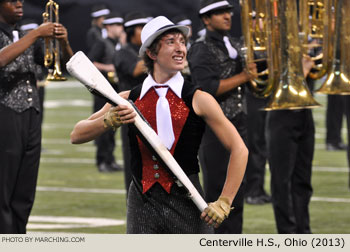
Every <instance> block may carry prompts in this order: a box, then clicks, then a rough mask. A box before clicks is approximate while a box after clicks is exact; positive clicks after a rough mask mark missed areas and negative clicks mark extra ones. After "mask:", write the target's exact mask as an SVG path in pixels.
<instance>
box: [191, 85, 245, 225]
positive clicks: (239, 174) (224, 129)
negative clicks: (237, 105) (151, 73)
mask: <svg viewBox="0 0 350 252" xmlns="http://www.w3.org/2000/svg"><path fill="white" fill-rule="evenodd" d="M193 108H194V111H195V112H196V114H197V115H199V116H201V117H202V118H203V119H204V120H205V122H206V123H207V124H208V126H209V127H210V128H211V129H212V130H213V131H214V133H215V134H216V136H217V137H218V138H219V140H220V141H221V143H222V144H223V145H224V146H225V148H226V149H227V150H228V151H229V152H230V161H229V164H228V168H227V175H226V181H225V184H224V186H223V189H222V192H221V195H220V198H219V200H218V201H217V202H219V203H217V202H214V204H219V207H220V204H221V205H222V204H224V205H225V204H227V206H226V205H225V206H224V207H228V209H224V210H226V211H224V212H225V215H226V214H227V215H228V213H229V209H230V206H231V204H232V201H233V199H234V197H235V196H236V194H237V191H238V189H239V187H240V185H241V182H242V179H243V176H244V173H245V169H246V165H247V160H248V149H247V148H246V146H245V144H244V142H243V140H242V138H241V137H240V135H239V133H238V132H237V130H236V128H235V127H234V126H233V124H232V123H231V122H230V121H229V120H228V119H227V118H226V117H225V115H224V113H223V112H222V110H221V108H220V106H219V104H218V103H217V102H216V100H215V99H214V98H213V97H212V96H211V95H210V94H208V93H206V92H203V91H200V90H197V91H196V92H195V95H194V99H193ZM211 168H212V169H215V167H211ZM210 205H211V204H209V208H211V207H213V205H212V206H210ZM215 207H216V206H214V208H215ZM208 210H209V209H206V211H204V212H203V213H202V215H201V217H202V218H204V219H205V220H206V221H207V222H208V223H209V224H213V222H214V221H215V220H216V219H219V218H220V217H218V216H210V215H212V213H208ZM227 210H228V213H227ZM213 211H215V209H214V210H213ZM214 215H215V214H214ZM225 217H227V216H225ZM222 220H223V219H222ZM222 220H219V223H216V225H215V226H216V227H217V226H219V224H220V223H221V222H222Z"/></svg>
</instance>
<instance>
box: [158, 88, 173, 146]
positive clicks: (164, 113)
mask: <svg viewBox="0 0 350 252" xmlns="http://www.w3.org/2000/svg"><path fill="white" fill-rule="evenodd" d="M156 91H157V94H158V96H159V98H158V101H157V105H156V118H157V119H156V120H157V132H158V136H159V137H160V139H162V142H163V144H164V145H165V147H167V148H168V150H170V149H171V146H173V143H174V141H175V136H174V131H173V124H172V121H171V113H170V107H169V102H168V100H167V98H166V97H165V96H166V93H167V92H168V87H163V88H156Z"/></svg>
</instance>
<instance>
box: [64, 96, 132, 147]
mask: <svg viewBox="0 0 350 252" xmlns="http://www.w3.org/2000/svg"><path fill="white" fill-rule="evenodd" d="M120 95H121V96H122V97H123V98H127V97H128V96H129V91H125V92H122V94H120ZM135 115H136V114H135V112H133V110H132V109H130V108H128V107H127V106H125V105H118V106H116V107H112V106H111V105H110V104H109V103H106V104H105V105H104V106H103V108H102V109H100V110H99V111H97V112H96V113H94V114H92V115H91V116H90V117H89V118H87V119H85V120H81V121H79V122H78V123H77V124H76V125H75V126H74V128H73V131H72V132H71V134H70V139H71V143H73V144H82V143H86V142H89V141H91V140H94V139H95V138H96V137H98V136H99V135H101V134H102V133H104V132H105V131H107V130H110V129H111V128H118V127H119V126H121V125H122V124H128V123H133V122H134V117H135Z"/></svg>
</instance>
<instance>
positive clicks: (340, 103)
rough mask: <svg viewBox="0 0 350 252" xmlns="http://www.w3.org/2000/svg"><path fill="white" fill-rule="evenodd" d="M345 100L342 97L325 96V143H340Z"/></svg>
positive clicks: (344, 97)
mask: <svg viewBox="0 0 350 252" xmlns="http://www.w3.org/2000/svg"><path fill="white" fill-rule="evenodd" d="M345 99H346V96H343V95H328V96H327V113H326V126H327V133H326V143H330V144H338V143H342V142H343V140H342V138H341V128H342V124H343V116H344V114H345V109H346V108H345Z"/></svg>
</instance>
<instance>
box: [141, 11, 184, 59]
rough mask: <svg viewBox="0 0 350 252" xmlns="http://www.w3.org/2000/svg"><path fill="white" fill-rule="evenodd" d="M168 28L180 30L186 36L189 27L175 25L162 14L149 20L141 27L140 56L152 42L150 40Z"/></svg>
mask: <svg viewBox="0 0 350 252" xmlns="http://www.w3.org/2000/svg"><path fill="white" fill-rule="evenodd" d="M170 29H178V30H180V31H181V32H182V33H183V34H184V35H185V36H186V37H187V35H188V34H189V31H190V29H189V28H188V27H187V26H184V25H175V24H174V23H173V22H171V21H170V20H169V19H167V18H166V17H164V16H158V17H156V18H153V19H152V20H151V21H149V22H148V23H147V24H146V25H145V26H144V27H143V29H142V32H141V41H142V45H141V48H140V51H139V54H140V56H142V55H143V54H144V53H145V52H146V49H147V48H148V47H149V46H150V45H151V44H152V42H153V41H154V40H155V39H156V38H157V37H158V36H159V35H160V34H162V33H163V32H165V31H167V30H170Z"/></svg>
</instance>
